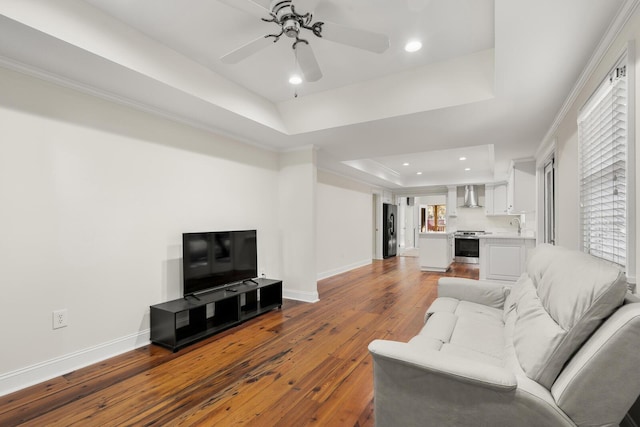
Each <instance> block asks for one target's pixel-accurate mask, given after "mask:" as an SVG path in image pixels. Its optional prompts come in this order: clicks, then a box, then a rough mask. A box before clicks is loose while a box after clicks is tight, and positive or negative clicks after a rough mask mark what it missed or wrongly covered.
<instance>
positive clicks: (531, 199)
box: [507, 160, 536, 215]
mask: <svg viewBox="0 0 640 427" xmlns="http://www.w3.org/2000/svg"><path fill="white" fill-rule="evenodd" d="M535 203H536V161H535V160H514V161H513V162H512V163H511V167H510V168H509V179H508V181H507V210H508V213H509V214H512V215H519V214H522V213H528V212H533V211H534V210H535Z"/></svg>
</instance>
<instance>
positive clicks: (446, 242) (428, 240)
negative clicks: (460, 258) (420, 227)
mask: <svg viewBox="0 0 640 427" xmlns="http://www.w3.org/2000/svg"><path fill="white" fill-rule="evenodd" d="M418 248H419V249H418V253H419V257H420V270H422V271H437V272H441V273H442V272H445V271H447V270H448V269H449V266H450V265H451V261H453V233H449V232H445V231H431V232H427V233H420V234H419V245H418Z"/></svg>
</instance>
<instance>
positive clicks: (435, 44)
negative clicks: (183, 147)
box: [0, 0, 625, 191]
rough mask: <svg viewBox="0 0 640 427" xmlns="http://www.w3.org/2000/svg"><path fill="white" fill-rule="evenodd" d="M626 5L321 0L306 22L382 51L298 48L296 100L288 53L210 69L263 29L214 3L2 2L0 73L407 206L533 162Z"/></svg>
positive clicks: (545, 0)
mask: <svg viewBox="0 0 640 427" xmlns="http://www.w3.org/2000/svg"><path fill="white" fill-rule="evenodd" d="M237 1H238V2H241V1H243V0H237ZM257 1H264V0H257ZM624 2H625V0H606V1H605V0H563V1H561V2H558V1H557V0H495V2H494V0H394V1H388V0H323V1H321V2H320V3H319V5H318V7H317V9H316V10H315V12H314V17H315V18H316V19H318V20H326V21H332V22H336V23H339V24H343V25H348V26H353V27H357V28H361V29H365V30H369V31H375V32H380V33H384V34H387V35H388V36H389V38H390V41H391V46H390V48H389V49H388V50H387V51H386V52H384V53H383V54H375V53H370V52H367V51H362V50H359V49H356V48H352V47H348V46H344V45H340V44H337V43H334V42H331V41H327V40H323V39H318V38H315V36H313V35H309V36H308V39H309V41H310V43H311V46H312V48H313V50H314V52H315V55H316V57H317V59H318V63H319V64H320V67H321V69H322V71H323V74H324V77H323V78H322V79H321V80H320V81H318V82H316V83H303V85H301V86H300V87H298V89H297V92H298V97H297V98H294V89H293V87H292V86H291V85H289V84H288V83H287V79H288V77H289V74H290V72H291V70H292V69H293V68H294V66H295V61H294V57H293V53H292V50H291V42H290V39H286V38H284V37H283V38H282V39H281V40H280V41H279V42H278V43H276V44H274V45H271V46H269V47H268V48H266V49H264V50H262V51H261V52H259V53H257V54H255V55H253V56H252V57H250V58H248V59H246V60H245V61H242V62H241V63H239V64H237V65H225V64H223V63H222V62H221V61H220V60H219V57H220V56H222V55H224V54H225V53H227V52H229V51H231V50H233V49H235V48H237V47H239V46H240V45H242V44H244V43H246V42H248V41H250V40H253V39H255V38H256V37H259V36H261V35H263V34H266V33H272V32H274V30H275V24H273V23H265V22H261V21H260V20H258V19H257V18H255V17H254V16H252V15H250V14H247V13H245V12H242V11H240V10H237V9H234V8H232V7H230V6H228V5H227V4H224V3H222V2H218V1H216V0H189V1H188V2H185V1H184V0H182V1H181V0H84V1H82V0H67V1H65V2H51V1H47V0H0V63H3V64H5V66H10V67H14V68H18V69H21V70H23V71H26V72H31V73H36V74H37V75H39V76H46V77H48V78H52V79H54V80H55V81H57V82H60V83H63V84H68V85H72V86H74V87H77V88H80V89H82V90H86V91H90V92H92V93H96V94H99V95H100V96H106V97H109V98H111V99H115V100H118V101H120V102H125V103H128V104H131V105H135V106H137V107H139V108H143V109H146V110H150V111H155V112H158V113H160V114H163V115H167V116H170V117H174V118H176V119H178V120H181V121H186V122H189V123H192V124H195V125H197V126H200V127H204V128H208V129H211V130H213V131H215V132H218V133H222V134H224V135H229V136H232V137H235V138H237V139H239V140H241V141H244V142H249V143H252V144H256V145H260V146H263V147H266V148H271V149H274V150H291V149H297V148H299V147H303V146H309V145H314V146H315V147H317V149H318V162H319V166H320V167H322V168H325V169H329V170H333V171H335V172H338V173H342V174H345V175H348V176H352V177H354V178H357V179H360V180H363V181H366V182H370V183H372V184H375V185H380V186H383V187H387V188H392V189H403V191H411V188H418V187H424V186H434V185H446V184H462V183H481V182H488V181H493V180H499V179H502V178H503V177H504V174H505V172H506V168H507V165H508V162H509V160H511V159H514V158H524V157H531V156H533V154H534V153H535V150H536V148H537V147H538V145H539V143H540V142H541V141H542V139H543V138H544V136H545V134H546V132H547V131H548V130H549V128H550V126H551V124H552V122H553V120H554V117H555V116H556V114H557V113H558V111H559V109H560V108H561V106H562V103H563V101H564V100H565V98H566V97H567V95H568V94H569V92H570V91H571V89H572V87H573V85H574V84H575V82H576V80H577V79H578V77H579V75H580V73H581V71H582V70H583V68H584V66H585V65H586V63H587V61H588V60H589V58H590V56H591V54H592V53H593V51H594V50H595V48H596V46H597V45H598V42H599V41H600V40H601V38H602V37H603V35H604V34H605V32H606V30H607V28H608V26H609V25H610V23H611V22H612V20H613V19H614V17H615V16H616V13H617V12H618V10H619V9H620V7H621V5H622V4H623V3H624ZM410 38H418V39H421V40H422V42H423V44H424V47H423V49H422V50H421V51H419V52H417V53H414V54H408V53H406V52H404V50H403V45H404V43H405V41H407V40H408V39H410ZM461 156H465V157H467V160H466V161H464V162H462V161H460V160H459V158H460V157H461ZM404 162H409V163H410V166H402V163H404ZM465 162H466V163H467V165H468V166H465V167H470V168H471V170H470V171H465V170H464V169H465V168H464V167H462V166H463V165H462V164H461V163H465ZM417 172H423V173H422V174H421V175H417ZM416 191H417V190H416Z"/></svg>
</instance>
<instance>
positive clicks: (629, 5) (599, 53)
mask: <svg viewBox="0 0 640 427" xmlns="http://www.w3.org/2000/svg"><path fill="white" fill-rule="evenodd" d="M638 5H640V0H627V1H625V2H624V4H623V5H622V6H621V7H620V10H619V11H618V14H617V15H616V17H615V19H614V20H613V21H612V22H611V24H610V25H609V28H608V29H607V31H606V33H605V35H604V36H603V37H602V39H601V40H600V43H598V46H597V47H596V50H595V51H594V52H593V55H591V58H590V59H589V62H587V65H586V67H585V68H584V70H583V71H582V73H581V74H580V77H579V78H578V81H577V82H576V84H575V85H574V86H573V89H571V92H569V96H568V97H567V99H565V101H564V104H562V108H560V111H558V114H557V115H556V118H555V120H554V121H553V124H552V125H551V127H550V128H549V130H548V131H547V133H546V134H545V136H544V138H543V139H542V141H541V142H540V147H538V150H537V153H536V154H539V153H540V152H541V151H545V148H546V147H547V146H548V144H549V143H550V140H551V139H552V138H553V136H554V134H555V133H556V131H557V130H558V127H559V126H560V123H561V122H562V121H563V120H564V119H565V117H566V116H567V113H568V112H569V110H570V109H571V106H572V105H573V103H574V102H575V101H576V99H577V98H578V95H579V94H580V92H581V91H582V89H583V88H584V87H585V85H586V84H587V81H588V80H589V79H590V78H591V76H592V75H593V73H594V72H595V69H596V67H597V66H598V65H599V64H600V62H601V61H602V59H603V58H604V56H605V55H606V53H607V52H608V51H609V49H610V48H611V46H612V45H613V42H614V41H615V39H616V38H617V37H618V35H619V34H620V32H621V31H622V29H623V28H624V26H625V25H626V23H627V22H628V21H629V18H631V15H632V14H633V12H635V10H636V8H637V7H638ZM543 147H544V148H543Z"/></svg>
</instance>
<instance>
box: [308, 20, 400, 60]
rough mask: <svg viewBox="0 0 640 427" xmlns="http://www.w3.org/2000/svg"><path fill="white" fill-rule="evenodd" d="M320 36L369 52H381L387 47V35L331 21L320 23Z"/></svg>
mask: <svg viewBox="0 0 640 427" xmlns="http://www.w3.org/2000/svg"><path fill="white" fill-rule="evenodd" d="M320 34H321V37H322V38H325V39H327V40H331V41H334V42H336V43H342V44H346V45H349V46H353V47H357V48H359V49H364V50H368V51H370V52H375V53H382V52H384V51H385V50H387V49H388V48H389V37H387V36H385V35H384V34H380V33H373V32H371V31H366V30H360V29H357V28H352V27H345V26H344V25H340V24H336V23H333V22H324V23H323V24H322V31H321V32H320Z"/></svg>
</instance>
